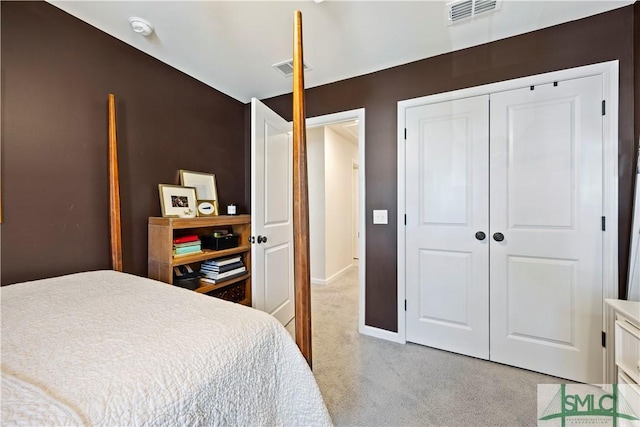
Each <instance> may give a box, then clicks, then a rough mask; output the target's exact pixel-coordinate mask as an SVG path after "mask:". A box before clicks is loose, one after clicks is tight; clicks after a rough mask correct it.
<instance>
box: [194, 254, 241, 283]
mask: <svg viewBox="0 0 640 427" xmlns="http://www.w3.org/2000/svg"><path fill="white" fill-rule="evenodd" d="M246 271H247V268H246V267H245V266H244V264H243V263H242V257H241V256H234V257H230V258H221V259H210V260H207V261H204V262H203V263H202V265H201V266H200V273H202V274H204V276H203V277H202V279H201V280H202V281H205V282H209V283H220V282H223V281H225V280H229V279H232V278H234V277H236V276H241V275H243V274H245V272H246Z"/></svg>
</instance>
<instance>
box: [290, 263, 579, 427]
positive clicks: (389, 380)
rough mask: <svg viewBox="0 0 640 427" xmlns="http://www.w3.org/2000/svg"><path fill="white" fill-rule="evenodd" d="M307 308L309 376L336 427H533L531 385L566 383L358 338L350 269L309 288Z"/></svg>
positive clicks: (355, 282) (355, 278)
mask: <svg viewBox="0 0 640 427" xmlns="http://www.w3.org/2000/svg"><path fill="white" fill-rule="evenodd" d="M311 304H312V337H313V372H314V375H315V377H316V379H317V382H318V385H319V386H320V390H321V392H322V395H323V397H324V400H325V403H326V405H327V408H328V409H329V413H330V414H331V417H332V420H333V422H334V424H335V425H336V426H535V425H537V409H536V408H537V384H552V383H561V382H567V381H565V380H561V379H558V378H555V377H549V376H546V375H542V374H538V373H535V372H530V371H526V370H522V369H518V368H513V367H510V366H505V365H500V364H497V363H493V362H488V361H484V360H479V359H475V358H472V357H467V356H462V355H458V354H454V353H449V352H446V351H441V350H436V349H433V348H429V347H424V346H420V345H416V344H404V345H403V344H396V343H392V342H388V341H385V340H381V339H377V338H372V337H369V336H366V335H361V334H359V333H358V269H357V268H356V267H353V268H352V269H351V270H350V271H349V272H348V273H347V274H345V275H344V276H342V277H341V279H340V280H338V281H336V282H333V283H331V284H330V285H327V286H320V285H312V300H311ZM290 325H292V324H290ZM288 329H290V332H292V330H291V329H292V327H291V326H289V328H288Z"/></svg>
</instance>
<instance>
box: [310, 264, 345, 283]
mask: <svg viewBox="0 0 640 427" xmlns="http://www.w3.org/2000/svg"><path fill="white" fill-rule="evenodd" d="M354 265H355V264H349V265H348V266H346V267H345V268H343V269H342V270H340V271H338V272H337V273H336V274H334V275H333V276H331V277H329V278H327V279H318V278H317V277H312V278H311V284H312V285H330V284H331V283H332V282H335V281H336V280H338V279H339V278H340V277H341V276H343V275H344V274H346V273H347V271H349V270H350V269H351V267H353V266H354Z"/></svg>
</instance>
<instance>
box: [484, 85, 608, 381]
mask: <svg viewBox="0 0 640 427" xmlns="http://www.w3.org/2000/svg"><path fill="white" fill-rule="evenodd" d="M602 96H603V95H602V77H601V76H591V77H585V78H579V79H574V80H566V81H560V82H559V83H558V85H557V86H556V85H555V84H546V85H540V86H535V88H534V90H531V89H530V88H529V87H527V88H523V89H517V90H510V91H505V92H499V93H495V94H491V118H490V127H491V143H490V146H491V148H490V158H491V167H490V170H491V172H490V173H491V175H490V181H491V188H490V197H491V202H490V209H491V223H490V233H491V235H492V238H491V241H490V252H491V256H490V260H491V261H490V262H491V266H490V272H491V292H490V300H491V309H490V318H491V330H490V335H491V343H490V348H491V360H494V361H497V362H501V363H506V364H509V365H513V366H519V367H523V368H526V369H531V370H534V371H539V372H545V373H547V374H551V375H556V376H559V377H562V378H568V379H573V380H577V381H582V382H590V383H599V382H601V381H602V348H601V344H600V343H601V330H602V329H601V328H602V234H603V233H602V224H601V223H602V215H603V214H602V212H603V207H602V197H603V196H602V195H603V190H602V155H603V154H602V147H603V145H602V112H601V101H602V99H603V98H602ZM494 233H502V235H503V236H504V240H502V241H499V242H498V241H496V240H495V239H493V234H494Z"/></svg>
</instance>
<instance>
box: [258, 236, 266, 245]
mask: <svg viewBox="0 0 640 427" xmlns="http://www.w3.org/2000/svg"><path fill="white" fill-rule="evenodd" d="M260 243H267V236H258V244H260Z"/></svg>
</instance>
